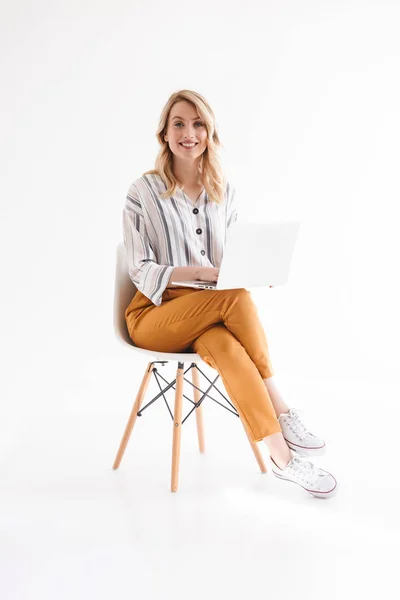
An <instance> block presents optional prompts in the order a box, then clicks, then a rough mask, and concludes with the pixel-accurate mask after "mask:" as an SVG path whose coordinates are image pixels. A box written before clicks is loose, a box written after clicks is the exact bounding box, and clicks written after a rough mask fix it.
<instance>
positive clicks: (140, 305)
mask: <svg viewBox="0 0 400 600" xmlns="http://www.w3.org/2000/svg"><path fill="white" fill-rule="evenodd" d="M125 318H126V323H127V327H128V331H129V336H130V338H131V339H132V341H133V343H134V344H135V346H138V347H140V348H145V349H146V350H158V351H159V352H185V351H189V350H192V351H194V352H196V353H197V354H199V355H200V356H201V358H202V359H203V360H204V362H205V363H207V364H208V365H209V366H210V367H212V368H213V369H216V371H218V373H219V375H220V377H221V379H222V382H223V384H224V387H225V389H226V391H227V393H228V395H229V397H230V399H231V401H232V403H233V404H234V406H235V407H236V409H237V411H238V413H239V415H240V417H241V419H242V420H244V421H245V424H246V425H247V428H248V431H249V434H250V436H251V438H252V439H253V441H254V442H259V441H260V440H262V439H263V438H264V437H266V436H268V435H271V434H273V433H277V432H281V431H282V429H281V426H280V425H279V421H278V419H277V416H276V414H275V410H274V407H273V404H272V401H271V398H270V396H269V394H268V390H267V388H266V386H265V383H264V382H263V379H265V378H267V377H271V376H272V375H273V374H274V373H273V370H272V366H271V362H270V358H269V353H268V345H267V340H266V337H265V333H264V329H263V326H262V324H261V322H260V320H259V317H258V312H257V307H256V305H255V304H254V301H253V299H252V297H251V294H250V292H249V291H248V290H246V289H244V288H240V289H234V290H198V289H195V288H188V287H173V288H166V289H165V291H164V293H163V296H162V304H161V305H160V306H155V305H154V304H153V303H152V302H151V300H149V299H148V298H147V297H146V296H144V295H143V294H142V293H141V292H140V291H139V290H138V291H137V292H136V294H135V296H134V298H133V299H132V301H131V303H130V304H129V306H128V308H127V309H126V311H125Z"/></svg>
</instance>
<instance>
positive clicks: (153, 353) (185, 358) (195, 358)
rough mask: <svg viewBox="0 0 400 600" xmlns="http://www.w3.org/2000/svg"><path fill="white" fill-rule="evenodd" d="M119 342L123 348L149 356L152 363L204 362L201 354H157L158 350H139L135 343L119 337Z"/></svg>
mask: <svg viewBox="0 0 400 600" xmlns="http://www.w3.org/2000/svg"><path fill="white" fill-rule="evenodd" d="M118 340H119V342H121V344H123V346H124V347H125V348H126V347H128V348H131V349H132V350H135V351H136V352H140V353H141V354H143V355H144V356H147V358H148V359H149V360H150V361H151V359H154V360H165V361H168V360H175V361H177V362H191V363H202V362H204V361H203V359H202V358H201V356H200V355H199V354H196V353H195V352H190V351H189V352H157V350H145V349H144V348H138V346H135V344H134V343H133V342H131V343H129V342H128V341H127V340H122V339H121V338H120V337H118Z"/></svg>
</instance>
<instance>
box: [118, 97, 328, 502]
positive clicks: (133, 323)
mask: <svg viewBox="0 0 400 600" xmlns="http://www.w3.org/2000/svg"><path fill="white" fill-rule="evenodd" d="M157 140H158V142H159V144H160V146H161V149H160V152H159V154H158V156H157V159H156V164H155V169H154V170H150V171H146V172H145V173H144V174H143V175H142V177H140V178H138V179H136V180H135V181H134V182H133V183H132V185H131V186H130V188H129V190H128V194H127V198H126V203H125V207H124V209H123V232H124V242H125V247H126V251H127V258H128V267H129V276H130V278H131V279H132V281H133V283H134V284H135V285H136V287H137V288H138V291H137V293H136V295H135V297H134V298H133V299H132V301H131V303H130V304H129V306H128V308H127V310H126V312H125V317H126V323H127V326H128V330H129V335H130V337H131V339H132V341H133V342H134V344H135V345H136V346H138V347H141V348H146V349H148V350H158V351H161V352H182V351H185V350H193V351H194V352H196V353H197V354H199V355H200V356H201V357H202V359H203V360H204V361H205V362H206V363H207V364H208V365H210V366H211V367H213V368H214V369H216V370H217V371H218V373H219V374H220V376H221V379H222V381H223V383H224V386H225V389H226V391H227V392H228V394H229V396H230V398H231V400H232V402H233V403H234V404H235V406H236V408H237V410H238V412H239V414H240V416H241V418H242V419H243V420H244V421H245V423H246V425H247V428H248V431H249V433H250V435H251V437H252V439H253V441H255V442H258V441H261V440H263V441H264V442H265V444H266V445H267V447H268V449H269V452H270V457H271V460H272V462H273V468H272V470H273V472H274V474H275V475H276V476H277V477H278V478H279V479H284V480H287V481H292V482H294V483H297V484H298V485H301V486H302V487H303V488H304V489H305V490H306V491H308V492H309V493H311V494H313V495H314V496H317V497H320V498H327V497H329V496H332V495H333V494H334V493H335V492H336V488H337V482H336V479H335V478H334V477H333V476H332V475H331V474H330V473H328V472H327V471H324V470H322V469H320V468H317V467H315V466H314V465H313V464H312V463H311V462H309V461H307V460H305V459H304V458H301V457H302V456H304V455H307V456H312V455H313V454H314V455H319V454H321V453H322V452H323V451H324V449H325V443H324V442H323V440H321V439H320V438H319V437H318V436H315V435H313V434H312V433H310V432H309V431H307V428H306V427H305V425H304V423H303V422H302V420H301V419H300V416H299V413H298V412H297V411H296V410H295V409H294V408H291V409H290V408H288V406H287V405H286V404H285V401H284V399H283V398H282V396H281V395H280V393H279V391H278V389H277V387H276V384H275V383H274V380H273V374H274V372H273V369H272V366H271V361H270V357H269V353H268V346H267V340H266V337H265V333H264V330H263V327H262V325H261V322H260V320H259V318H258V313H257V308H256V306H255V304H254V302H253V300H252V298H251V294H250V292H249V291H248V290H246V289H233V290H209V289H195V288H190V287H182V286H181V287H179V286H175V285H173V284H172V283H171V282H172V281H193V280H201V281H217V278H218V272H219V265H220V263H221V258H222V254H223V247H224V243H225V236H226V231H227V229H228V227H229V226H230V225H231V224H232V223H233V222H234V221H235V220H236V218H237V212H236V208H235V202H234V196H235V190H234V189H233V187H232V186H231V185H230V183H229V182H228V181H226V178H225V175H224V173H223V171H222V167H221V164H220V161H219V158H218V153H217V151H218V148H219V147H220V145H221V144H220V140H219V137H218V133H217V130H216V123H215V117H214V113H213V111H212V109H211V107H210V105H209V104H208V102H207V101H206V99H205V98H204V97H202V96H201V95H200V94H198V93H196V92H194V91H191V90H181V91H179V92H176V93H174V94H172V95H171V96H170V98H169V100H168V102H167V104H166V105H165V107H164V109H163V111H162V113H161V117H160V122H159V126H158V130H157ZM292 451H293V452H294V453H293V452H292Z"/></svg>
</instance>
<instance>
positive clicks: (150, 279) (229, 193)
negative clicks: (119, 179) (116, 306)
mask: <svg viewBox="0 0 400 600" xmlns="http://www.w3.org/2000/svg"><path fill="white" fill-rule="evenodd" d="M166 189H167V188H166V185H165V184H164V183H163V180H162V179H161V177H160V176H159V175H158V174H147V175H142V177H139V179H136V180H135V181H134V182H133V183H132V184H131V186H130V187H129V190H128V193H127V196H126V201H125V206H124V209H123V235H124V244H125V248H126V255H127V261H128V271H129V277H130V279H131V280H132V282H133V283H134V284H135V286H136V287H137V289H138V290H140V291H141V292H142V294H144V295H145V296H146V297H147V298H149V300H151V301H152V302H153V304H155V305H156V306H160V304H161V303H162V295H163V292H164V290H165V288H166V287H167V285H168V282H169V279H170V276H171V273H172V271H173V270H174V268H175V267H195V266H202V267H219V266H220V264H221V259H222V255H223V248H224V245H225V240H226V231H227V229H228V227H229V226H230V225H231V224H232V223H233V222H234V221H236V219H237V211H236V207H235V203H234V196H235V189H234V188H233V187H231V185H230V183H229V182H228V183H227V185H226V188H225V199H224V202H222V203H221V204H218V203H217V202H212V201H210V200H209V198H208V195H207V192H206V191H205V189H203V191H202V193H201V194H200V196H199V197H198V199H197V201H196V202H195V203H193V202H192V201H191V200H190V199H189V198H188V197H187V196H186V194H184V192H183V190H182V189H180V188H179V187H178V188H177V190H176V193H175V195H174V196H171V197H169V198H166V199H165V200H164V199H162V198H160V194H161V193H163V192H165V191H166Z"/></svg>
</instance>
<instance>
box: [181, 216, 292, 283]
mask: <svg viewBox="0 0 400 600" xmlns="http://www.w3.org/2000/svg"><path fill="white" fill-rule="evenodd" d="M299 228H300V223H299V222H298V221H277V222H274V223H250V222H246V221H241V220H238V221H236V222H235V223H233V224H232V225H231V226H230V227H229V229H228V231H227V235H226V242H225V247H224V253H223V257H222V261H221V265H220V270H219V275H218V281H217V282H213V281H198V280H196V281H172V282H171V283H172V284H173V285H178V286H182V287H192V288H200V289H207V290H229V289H236V288H248V287H267V286H270V285H272V286H275V285H284V284H285V283H286V282H287V280H288V277H289V271H290V265H291V262H292V258H293V252H294V248H295V245H296V241H297V238H298V234H299Z"/></svg>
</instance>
